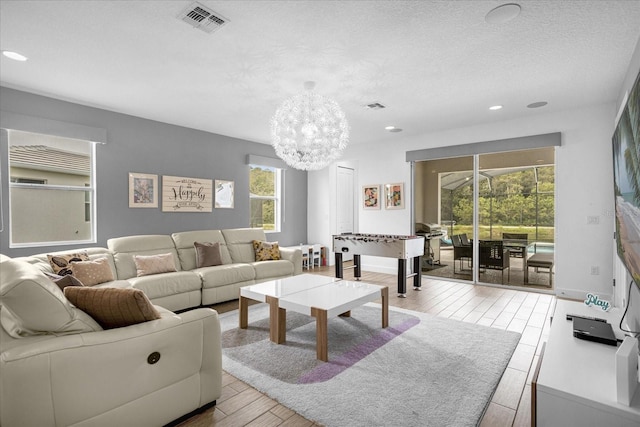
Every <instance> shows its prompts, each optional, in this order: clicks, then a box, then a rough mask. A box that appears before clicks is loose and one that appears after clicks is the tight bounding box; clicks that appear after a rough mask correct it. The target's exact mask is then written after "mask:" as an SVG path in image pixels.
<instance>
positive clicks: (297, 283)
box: [238, 274, 340, 344]
mask: <svg viewBox="0 0 640 427" xmlns="http://www.w3.org/2000/svg"><path fill="white" fill-rule="evenodd" d="M338 280H340V279H336V278H334V277H329V276H320V275H317V274H299V275H297V276H291V277H285V278H282V279H276V280H270V281H268V282H263V283H258V284H256V285H250V286H244V287H242V288H240V301H239V307H238V309H239V310H238V311H239V312H240V318H239V326H240V328H241V329H246V328H247V326H248V324H249V305H248V300H254V301H259V302H266V303H267V304H269V316H270V321H269V337H270V339H271V341H273V342H275V343H277V344H282V343H283V342H284V336H285V335H284V329H285V324H284V323H285V322H283V323H282V325H281V326H280V327H281V328H282V329H281V330H279V327H278V325H279V323H278V318H279V317H280V309H279V307H278V301H279V299H280V298H282V297H284V296H285V295H289V294H292V293H295V292H301V291H305V290H307V289H311V288H315V287H317V286H321V285H326V284H327V283H333V282H336V281H338ZM282 316H284V314H282Z"/></svg>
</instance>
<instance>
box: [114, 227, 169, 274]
mask: <svg viewBox="0 0 640 427" xmlns="http://www.w3.org/2000/svg"><path fill="white" fill-rule="evenodd" d="M107 246H108V247H109V249H111V251H112V252H113V261H114V262H115V265H116V272H117V273H118V279H120V280H126V279H130V278H132V277H136V276H137V269H136V264H135V261H134V260H133V256H134V255H159V254H166V253H170V254H171V255H173V261H174V263H175V266H176V270H177V271H180V270H181V268H180V258H179V257H178V252H177V251H176V247H175V245H174V243H173V239H172V238H171V236H169V235H164V234H154V235H140V236H125V237H116V238H113V239H109V240H107Z"/></svg>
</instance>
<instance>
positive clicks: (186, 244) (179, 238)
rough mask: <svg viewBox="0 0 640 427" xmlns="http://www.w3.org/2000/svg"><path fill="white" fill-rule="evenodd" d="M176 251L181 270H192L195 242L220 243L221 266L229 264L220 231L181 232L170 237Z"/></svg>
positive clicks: (225, 246)
mask: <svg viewBox="0 0 640 427" xmlns="http://www.w3.org/2000/svg"><path fill="white" fill-rule="evenodd" d="M171 238H172V239H173V242H174V244H175V246H176V249H177V250H178V257H179V258H180V264H181V266H182V269H183V270H193V269H194V268H196V249H195V247H194V246H193V244H194V243H195V242H200V243H220V254H221V255H222V263H223V264H231V255H229V250H228V249H227V245H226V243H225V240H224V237H223V236H222V232H221V231H220V230H200V231H183V232H181V233H173V234H172V235H171Z"/></svg>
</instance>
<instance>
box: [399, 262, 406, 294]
mask: <svg viewBox="0 0 640 427" xmlns="http://www.w3.org/2000/svg"><path fill="white" fill-rule="evenodd" d="M406 297H407V260H406V259H404V258H398V298H406Z"/></svg>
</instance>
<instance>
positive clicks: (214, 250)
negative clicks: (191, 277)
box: [193, 242, 222, 268]
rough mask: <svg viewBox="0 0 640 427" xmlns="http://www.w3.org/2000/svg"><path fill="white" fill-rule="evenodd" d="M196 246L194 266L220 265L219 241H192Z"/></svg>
mask: <svg viewBox="0 0 640 427" xmlns="http://www.w3.org/2000/svg"><path fill="white" fill-rule="evenodd" d="M193 246H194V247H195V248H196V267H197V268H202V267H212V266H214V265H222V253H221V252H220V243H218V242H216V243H209V242H194V243H193Z"/></svg>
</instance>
